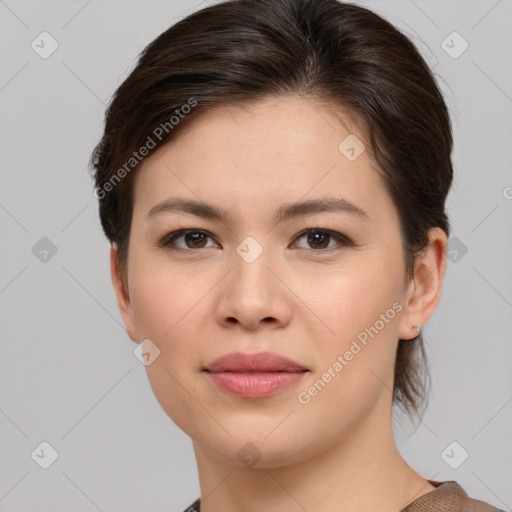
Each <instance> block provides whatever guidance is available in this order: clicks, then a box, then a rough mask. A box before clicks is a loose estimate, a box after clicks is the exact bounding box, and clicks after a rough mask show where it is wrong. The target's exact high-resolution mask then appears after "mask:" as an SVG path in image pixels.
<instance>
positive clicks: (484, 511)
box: [461, 497, 505, 512]
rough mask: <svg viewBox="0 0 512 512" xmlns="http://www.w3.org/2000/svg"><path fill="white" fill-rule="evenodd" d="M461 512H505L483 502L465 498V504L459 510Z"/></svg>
mask: <svg viewBox="0 0 512 512" xmlns="http://www.w3.org/2000/svg"><path fill="white" fill-rule="evenodd" d="M461 512H505V511H504V510H502V509H500V508H496V507H493V506H492V505H489V503H486V502H485V501H480V500H475V499H473V498H469V497H468V498H467V500H466V502H465V503H464V505H463V506H462V508H461Z"/></svg>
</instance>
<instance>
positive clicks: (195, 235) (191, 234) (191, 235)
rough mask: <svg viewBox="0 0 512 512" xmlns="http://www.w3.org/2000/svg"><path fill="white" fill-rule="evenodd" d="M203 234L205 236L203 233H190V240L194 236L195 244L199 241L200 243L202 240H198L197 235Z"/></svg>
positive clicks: (193, 241)
mask: <svg viewBox="0 0 512 512" xmlns="http://www.w3.org/2000/svg"><path fill="white" fill-rule="evenodd" d="M202 236H204V235H203V234H202V233H188V237H189V240H190V238H192V243H193V244H196V243H198V242H199V243H200V242H201V240H200V239H199V240H198V239H197V237H199V238H201V237H202Z"/></svg>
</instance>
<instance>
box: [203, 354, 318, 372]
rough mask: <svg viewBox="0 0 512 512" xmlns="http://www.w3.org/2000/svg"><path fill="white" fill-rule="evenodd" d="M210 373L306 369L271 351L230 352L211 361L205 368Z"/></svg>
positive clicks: (298, 370)
mask: <svg viewBox="0 0 512 512" xmlns="http://www.w3.org/2000/svg"><path fill="white" fill-rule="evenodd" d="M204 369H205V370H206V371H208V372H212V373H219V372H301V371H308V370H307V368H304V367H303V366H302V365H300V364H299V363H296V362H295V361H292V360H291V359H289V358H287V357H284V356H280V355H279V354H274V353H272V352H258V353H253V354H248V353H244V352H231V353H230V354H226V355H224V356H221V357H219V358H217V359H215V361H212V362H211V363H210V364H208V365H207V366H206V367H205V368H204Z"/></svg>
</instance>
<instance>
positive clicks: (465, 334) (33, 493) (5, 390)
mask: <svg viewBox="0 0 512 512" xmlns="http://www.w3.org/2000/svg"><path fill="white" fill-rule="evenodd" d="M359 3H360V4H361V5H365V6H368V7H370V8H372V9H374V10H375V11H376V12H378V13H379V14H381V15H383V16H384V17H386V18H388V19H389V20H390V21H391V22H393V23H394V24H395V25H396V26H397V27H399V28H400V29H402V30H403V31H404V32H405V33H407V34H408V35H409V36H410V37H412V38H413V40H414V41H415V43H416V44H417V46H418V47H419V49H420V51H421V52H422V53H423V55H424V56H425V58H426V60H427V62H428V63H429V64H430V65H431V66H432V67H433V68H434V71H435V73H436V74H437V75H440V77H441V78H440V84H441V87H442V90H443V92H444V93H445V96H446V101H447V103H448V105H449V108H450V110H451V113H452V120H453V124H454V132H455V152H454V164H455V181H454V186H453V189H452V192H451V194H450V196H449V199H448V211H449V215H450V218H451V221H452V224H453V235H452V238H451V239H450V246H449V249H450V253H451V256H450V258H451V261H449V263H448V269H447V272H446V277H445V282H444V287H443V295H442V299H441V302H440V305H439V307H438V310H437V311H436V313H435V314H434V316H433V317H432V319H431V320H430V321H429V322H428V324H427V325H426V326H425V327H424V333H425V338H426V341H427V351H428V356H429V360H430V365H431V366H430V367H431V373H432V379H433V390H432V396H431V401H430V405H429V407H428V409H427V412H426V415H425V418H424V421H423V422H422V423H421V424H420V425H419V427H418V428H417V429H415V426H413V425H411V424H410V423H409V422H408V421H406V420H404V422H403V423H402V424H398V422H397V425H396V429H395V430H396V435H397V442H398V445H399V448H400V450H401V452H402V453H403V455H404V457H405V458H406V460H407V461H408V463H409V464H410V465H411V466H412V467H414V468H415V469H417V470H418V471H419V472H420V473H421V474H422V475H423V476H425V477H426V478H432V479H435V480H456V481H457V482H459V484H460V485H461V486H462V487H463V488H464V489H465V490H466V492H467V493H468V494H469V495H470V496H472V497H474V498H478V499H482V500H484V501H488V502H490V503H491V504H493V505H495V506H497V507H499V508H501V509H504V510H511V507H512V485H511V482H512V436H511V430H512V429H511V425H512V372H511V370H510V368H511V363H512V360H511V359H512V357H511V356H512V343H511V341H512V339H511V338H512V337H511V332H512V314H511V313H512V271H511V264H510V263H511V254H512V251H511V249H512V172H511V163H512V151H511V147H512V115H511V114H512V69H511V62H512V59H511V53H512V32H511V31H510V26H511V21H512V2H511V1H510V0H501V1H496V0H481V1H472V2H469V1H446V0H443V1H421V0H415V1H410V0H400V1H374V2H359ZM204 5H206V2H199V1H196V2H186V1H183V0H180V1H171V0H167V1H155V0H153V1H146V2H144V3H142V2H133V1H132V2H127V1H123V2H121V1H116V2H114V1H108V2H107V1H100V0H92V1H85V0H84V1H66V2H64V1H62V2H57V1H44V2H43V1H33V2H28V1H15V0H5V1H2V0H0V43H1V47H2V54H1V55H2V56H1V59H2V62H1V66H0V119H1V134H0V135H1V136H0V141H1V155H0V158H1V164H0V170H1V180H2V181H1V183H2V186H1V188H0V227H1V233H2V237H1V244H2V245H1V249H2V250H1V252H0V254H1V265H0V315H1V318H0V329H1V357H0V379H1V380H0V431H1V441H0V450H1V451H0V510H1V511H3V512H15V511H16V512H19V511H29V510H30V511H31V512H36V511H37V512H39V511H50V510H51V511H53V512H58V511H69V510H74V511H76V512H82V511H83V512H93V511H95V510H101V511H105V512H106V511H126V512H128V511H140V510H151V511H168V512H171V511H181V510H183V509H184V508H185V507H187V506H188V505H189V504H190V503H191V502H192V501H193V500H194V499H195V498H197V497H198V496H199V485H198V479H197V471H196V465H195V459H194V454H193V450H192V444H191V441H190V439H189V438H188V436H187V435H185V434H184V433H183V432H182V431H181V430H179V429H178V428H177V427H176V426H175V425H174V424H173V423H172V422H171V420H170V419H169V418H168V417H167V416H166V414H165V413H164V412H163V411H162V409H161V408H160V406H159V404H158V403H157V401H156V399H155V398H154V396H153V393H152V391H151V388H150V386H149V383H148V380H147V377H146V372H145V368H144V366H143V365H142V364H141V363H140V362H139V360H138V359H136V357H134V355H133V350H134V348H135V347H136V345H135V344H134V343H133V342H132V341H131V340H130V339H129V338H128V336H127V335H126V333H125V330H124V327H123V325H122V322H121V318H120V315H119V313H118V311H117V305H116V302H115V296H114V292H113V289H112V287H111V283H110V274H109V266H108V248H109V247H108V243H107V240H106V239H105V238H104V236H103V233H102V231H101V228H100V224H99V219H98V214H97V206H96V200H95V199H94V197H93V195H92V183H91V180H90V179H89V176H88V171H87V162H88V159H89V156H90V153H91V151H92V149H93V147H94V145H95V144H96V142H97V141H98V140H99V138H100V135H101V132H102V124H103V114H104V109H105V104H106V103H107V101H108V99H109V98H110V96H111V94H112V93H113V92H114V90H115V88H116V87H117V86H118V85H119V84H120V83H121V82H122V80H123V79H124V78H125V77H126V76H127V74H128V72H129V71H130V70H131V68H132V67H133V65H134V64H135V61H136V57H137V56H138V54H139V52H140V51H141V50H142V49H143V48H144V46H145V45H146V44H148V43H149V42H150V41H151V40H152V39H154V38H155V37H156V36H157V35H158V34H159V33H161V32H162V31H163V30H165V29H166V28H167V27H168V26H170V25H171V24H173V23H174V22H176V21H177V20H178V19H180V18H182V17H183V16H185V15H186V14H188V13H190V12H192V11H195V10H196V9H197V8H198V7H200V6H204ZM43 31H47V32H49V33H50V34H51V36H52V37H53V38H54V39H55V40H56V41H57V43H58V49H57V50H56V51H55V52H54V53H53V54H52V55H51V56H49V57H48V58H46V59H43V58H42V57H41V56H40V54H38V53H36V51H34V50H33V49H32V47H31V43H32V41H34V40H36V42H37V41H38V40H39V41H40V39H37V38H38V36H39V34H40V33H41V32H43ZM453 31H457V32H458V33H460V34H461V36H462V37H463V38H464V40H466V41H467V42H468V43H469V47H468V49H467V50H466V51H465V52H464V53H462V54H461V55H460V56H458V57H457V58H453V55H454V54H455V53H458V52H459V51H460V50H461V49H462V46H461V45H462V44H463V42H462V40H460V39H453V37H452V38H451V39H450V38H448V39H446V38H447V36H449V35H450V34H451V33H452V32H453ZM443 41H446V42H445V43H444V45H445V46H444V47H443V46H442V45H443ZM40 45H41V46H42V44H41V43H40ZM446 45H449V46H451V47H452V48H451V49H450V50H449V51H451V53H452V56H450V55H449V54H448V53H447V51H445V49H446ZM45 48H46V49H48V48H49V43H48V40H47V41H46V43H45ZM43 237H47V238H48V239H49V240H51V242H52V244H54V246H55V248H56V250H57V252H56V253H55V254H53V253H52V251H51V247H49V246H48V241H45V240H43V241H42V242H40V240H41V239H42V238H43ZM37 244H39V245H37ZM34 247H35V248H34ZM44 250H49V252H47V253H45V252H44ZM465 251H467V252H465ZM43 441H46V442H47V443H49V444H50V445H51V446H52V447H53V448H54V449H55V450H56V451H57V452H58V458H57V459H56V460H55V462H53V464H51V465H50V466H49V467H48V468H47V469H43V468H42V467H40V464H42V463H44V460H43V459H45V457H46V461H47V462H48V461H50V459H49V457H50V451H49V450H48V449H45V448H44V446H43V447H42V448H43V451H42V452H41V449H42V448H41V446H40V444H41V443H42V442H43ZM454 441H455V442H456V443H458V444H456V445H451V446H450V444H451V443H452V442H454ZM447 447H448V449H447ZM446 449H447V450H446ZM452 449H453V451H452ZM462 450H465V451H467V452H468V453H469V457H468V458H467V460H465V461H463V462H462V463H461V461H462V460H463V455H464V452H463V451H462ZM33 453H35V455H34V456H32V455H31V454H33ZM37 453H39V457H38V456H37V455H36V454H37ZM43 454H44V455H43ZM448 462H449V463H450V464H451V466H450V464H449V463H448ZM455 465H456V466H458V467H457V468H454V467H452V466H455Z"/></svg>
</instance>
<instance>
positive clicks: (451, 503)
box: [401, 480, 504, 512]
mask: <svg viewBox="0 0 512 512" xmlns="http://www.w3.org/2000/svg"><path fill="white" fill-rule="evenodd" d="M429 482H430V483H431V484H432V485H433V486H434V487H435V489H433V490H432V491H430V492H428V493H427V494H424V495H423V496H420V497H419V498H418V499H416V500H415V501H413V502H412V503H410V504H409V505H407V507H405V508H404V509H403V510H402V511H401V512H427V511H428V512H504V511H503V510H501V509H499V508H496V507H493V506H492V505H490V504H489V503H486V502H484V501H480V500H476V499H473V498H471V497H469V496H468V495H467V493H466V491H464V489H463V488H462V487H461V486H460V485H459V484H458V483H457V482H455V481H454V480H448V481H445V482H437V481H434V480H429Z"/></svg>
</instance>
